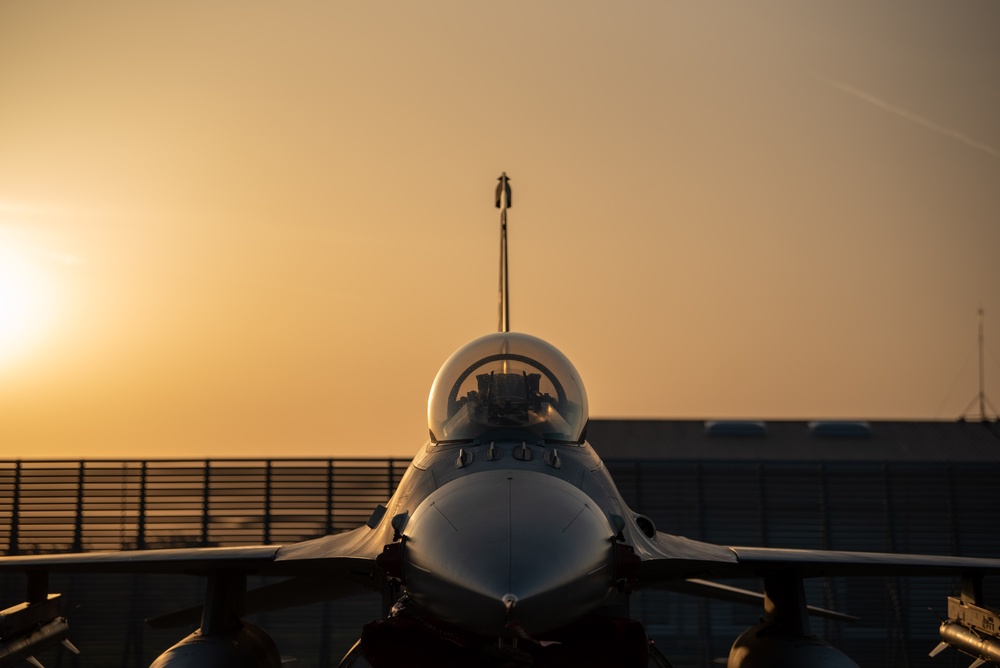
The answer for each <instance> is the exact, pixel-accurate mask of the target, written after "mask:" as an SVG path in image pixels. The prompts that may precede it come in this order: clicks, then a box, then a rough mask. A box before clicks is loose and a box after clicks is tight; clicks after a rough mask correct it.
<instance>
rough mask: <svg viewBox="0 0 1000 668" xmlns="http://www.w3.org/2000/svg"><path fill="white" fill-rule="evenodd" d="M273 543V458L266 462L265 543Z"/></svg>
mask: <svg viewBox="0 0 1000 668" xmlns="http://www.w3.org/2000/svg"><path fill="white" fill-rule="evenodd" d="M270 544H271V460H270V459H268V460H267V461H265V462H264V545H270Z"/></svg>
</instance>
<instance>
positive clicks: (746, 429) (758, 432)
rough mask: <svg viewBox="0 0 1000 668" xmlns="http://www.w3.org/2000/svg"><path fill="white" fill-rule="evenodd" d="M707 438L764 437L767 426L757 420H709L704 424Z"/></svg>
mask: <svg viewBox="0 0 1000 668" xmlns="http://www.w3.org/2000/svg"><path fill="white" fill-rule="evenodd" d="M705 433H706V434H707V435H709V436H766V435H767V425H766V424H765V423H763V422H761V421H759V420H709V421H708V422H706V423H705Z"/></svg>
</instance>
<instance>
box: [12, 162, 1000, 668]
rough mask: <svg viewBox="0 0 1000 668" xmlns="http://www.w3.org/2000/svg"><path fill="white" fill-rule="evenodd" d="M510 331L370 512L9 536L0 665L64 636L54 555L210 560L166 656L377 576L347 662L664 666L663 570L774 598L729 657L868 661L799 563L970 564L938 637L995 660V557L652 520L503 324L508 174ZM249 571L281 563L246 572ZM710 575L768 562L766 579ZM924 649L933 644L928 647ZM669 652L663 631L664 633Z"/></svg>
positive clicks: (555, 354) (222, 646) (192, 568)
mask: <svg viewBox="0 0 1000 668" xmlns="http://www.w3.org/2000/svg"><path fill="white" fill-rule="evenodd" d="M496 202H497V206H498V207H499V208H500V209H501V263H500V264H501V275H500V290H499V293H500V294H499V318H498V319H499V327H498V329H499V331H498V332H496V333H492V334H487V335H486V336H483V337H481V338H479V339H476V340H474V341H472V342H471V343H468V344H467V345H465V346H464V347H462V348H460V349H459V350H458V351H457V352H456V353H455V354H453V355H452V356H451V357H450V358H449V359H448V360H447V361H446V362H445V363H444V365H443V366H442V367H441V370H440V371H439V372H438V375H437V377H436V379H435V380H434V384H433V386H432V388H431V392H430V399H429V401H428V421H429V428H430V440H429V442H428V443H427V444H426V445H424V447H423V448H421V449H420V451H419V452H418V453H417V455H416V457H414V459H413V462H412V464H411V466H410V467H409V469H408V470H407V472H406V474H405V475H404V476H403V478H402V480H401V481H400V483H399V486H398V488H397V489H396V491H395V493H394V494H393V496H392V498H390V499H389V500H388V501H387V503H386V504H385V505H384V506H381V505H380V506H378V507H377V508H376V509H375V511H374V512H373V513H372V515H371V518H370V519H369V520H368V522H367V524H366V525H365V526H361V527H359V528H357V529H354V530H352V531H349V532H346V533H341V534H336V535H330V536H325V537H322V538H317V539H315V540H309V541H305V542H301V543H296V544H292V545H283V546H276V545H261V546H250V547H236V548H191V549H165V550H141V551H122V552H103V553H84V554H59V555H32V556H11V557H4V558H2V559H0V570H3V571H23V572H25V573H26V574H27V583H28V584H27V591H26V593H25V599H24V601H23V602H21V603H20V604H19V605H15V606H14V607H11V608H8V609H7V610H5V611H3V613H0V632H2V633H3V634H4V637H3V638H2V639H0V668H5V667H7V666H14V665H17V664H19V663H21V662H23V661H25V660H29V657H32V656H33V655H34V654H36V653H37V652H39V651H41V650H43V649H46V648H48V647H50V646H52V645H55V644H57V643H60V642H68V641H67V640H66V639H67V636H68V634H69V628H68V624H67V622H66V620H65V618H64V617H63V616H62V614H61V612H60V610H59V604H60V597H59V596H58V595H56V594H49V592H48V573H50V572H54V571H74V572H92V573H97V572H114V573H121V572H141V573H192V574H198V575H202V576H205V578H206V594H205V602H204V605H203V606H200V607H199V608H197V609H192V610H184V611H180V612H176V613H171V614H166V615H164V616H162V617H160V618H157V619H154V620H152V621H151V623H153V624H154V625H158V626H181V625H184V624H187V623H190V622H191V620H195V621H197V620H198V619H200V627H199V629H198V630H197V631H195V632H194V633H192V634H191V635H189V636H187V637H186V638H183V639H181V640H180V641H179V642H178V643H177V644H176V645H174V646H173V647H171V648H169V649H167V650H166V651H165V652H164V653H163V654H161V655H160V656H159V657H158V658H157V659H156V660H155V661H154V662H153V664H152V666H153V668H198V667H203V666H213V667H215V668H219V667H233V668H265V667H271V666H279V665H280V664H281V657H280V654H279V652H278V648H277V647H276V646H275V643H274V642H273V641H272V640H271V638H270V637H269V636H268V635H267V634H266V633H265V631H264V630H263V629H261V628H259V627H257V626H254V625H252V624H250V623H248V622H245V621H242V619H241V618H242V617H243V616H244V615H247V614H251V613H253V612H259V611H263V610H273V609H278V608H283V607H289V606H293V605H300V604H303V603H307V602H313V601H318V600H325V599H332V598H337V597H342V596H347V595H352V594H356V593H359V592H370V593H371V594H372V595H379V596H381V597H382V601H383V614H382V616H381V618H380V619H377V620H374V621H372V622H371V623H369V624H367V625H366V626H365V627H364V628H363V629H359V630H358V633H359V636H360V639H359V641H358V644H357V645H355V647H354V648H353V649H352V650H351V651H350V652H349V653H348V655H347V656H346V657H345V658H344V659H343V661H342V663H341V665H342V666H375V667H376V668H380V667H382V666H394V667H398V666H492V665H501V664H502V665H505V666H512V665H513V666H516V665H532V666H622V667H630V668H631V667H645V666H669V665H670V664H669V662H668V660H667V658H665V657H664V655H663V654H661V653H660V651H659V650H658V649H656V648H653V647H652V646H651V645H650V643H649V641H648V639H647V636H646V633H645V631H644V629H643V627H642V626H641V625H640V624H639V623H638V622H636V621H633V620H632V619H630V617H629V596H630V593H631V592H633V591H635V590H637V589H640V588H659V589H667V590H675V591H681V592H684V593H688V594H694V595H700V596H710V597H716V598H722V599H726V600H731V601H740V602H749V603H754V604H756V605H761V604H762V605H763V609H764V621H763V622H762V623H760V624H759V625H757V626H754V627H752V628H749V629H747V630H746V632H744V633H743V634H742V635H740V636H739V637H738V638H736V639H735V641H734V644H733V647H732V650H731V652H730V655H729V659H728V665H729V666H730V668H763V667H775V668H776V667H793V666H794V667H805V666H809V667H812V668H823V667H827V668H843V667H848V666H856V664H855V663H854V662H853V661H851V659H849V658H848V657H847V656H845V655H844V654H842V653H841V652H839V651H838V650H836V649H835V648H833V647H831V646H829V645H827V644H826V643H824V642H823V641H822V640H820V639H819V638H817V637H815V636H813V635H812V634H811V632H810V630H809V623H808V615H810V614H817V615H825V616H829V617H834V618H841V619H843V618H845V617H846V615H842V614H840V613H838V612H834V611H829V610H822V609H818V608H812V607H808V606H807V604H806V601H805V596H804V593H803V589H804V588H803V578H812V577H820V576H837V575H852V576H853V575H886V574H895V575H941V574H955V575H960V576H961V577H962V582H963V587H962V594H961V596H960V597H954V598H950V599H949V602H948V603H949V619H948V620H947V621H946V622H945V623H944V624H942V627H941V635H942V638H943V639H944V642H942V644H941V645H939V646H938V647H937V648H936V649H935V650H934V653H937V652H940V651H942V650H943V649H945V648H947V647H948V646H949V645H951V646H953V647H955V648H957V649H959V650H961V651H963V652H966V653H967V654H969V655H970V656H972V657H973V658H974V659H975V662H974V664H973V665H982V664H983V663H991V664H992V665H994V666H1000V638H998V636H997V629H998V628H1000V626H998V623H997V617H998V616H1000V615H998V614H997V612H995V611H993V610H991V609H989V608H986V607H985V606H984V604H983V601H982V579H983V577H984V576H986V575H993V574H997V573H1000V559H973V558H962V557H943V556H925V555H902V554H885V553H860V552H833V551H816V550H789V549H770V548H758V547H731V546H723V545H714V544H709V543H703V542H698V541H694V540H690V539H687V538H683V537H681V536H674V535H669V534H666V533H662V532H658V531H656V529H655V528H654V527H653V524H652V522H651V521H650V520H649V519H648V518H645V517H643V516H642V515H641V514H639V513H638V512H636V511H635V510H633V509H631V508H629V507H628V506H627V505H626V503H625V502H624V500H623V499H622V497H621V494H619V492H618V490H617V488H616V487H615V483H614V481H613V480H612V479H611V477H610V475H609V474H608V471H607V469H606V468H604V466H603V464H602V462H601V460H600V458H599V457H598V456H597V454H596V453H595V452H594V450H593V449H592V448H591V447H590V445H589V444H588V443H587V441H586V440H585V432H586V427H587V419H588V413H587V394H586V392H585V391H584V386H583V383H582V381H581V379H580V375H579V374H578V373H577V371H576V369H575V368H574V367H573V365H572V364H571V363H570V361H569V360H568V359H567V358H566V357H565V356H563V355H562V353H560V352H559V351H558V350H557V349H556V348H554V347H553V346H551V345H549V344H548V343H546V342H544V341H542V340H540V339H538V338H535V337H533V336H529V335H527V334H521V333H514V332H510V331H509V304H508V300H507V288H506V283H507V280H506V279H507V271H506V261H507V243H506V224H507V209H508V206H509V203H510V185H509V182H508V179H507V176H506V174H504V175H502V176H501V177H500V183H499V185H498V187H497V195H496ZM249 574H263V575H275V576H287V578H286V579H284V580H280V581H278V582H276V583H274V584H270V585H267V586H265V587H263V588H260V589H256V590H251V591H246V577H247V575H249ZM712 578H748V579H759V580H762V581H763V588H764V592H765V593H764V594H757V593H755V592H752V591H746V590H742V589H736V588H733V587H728V586H723V585H720V584H717V583H714V582H712V581H711V579H712ZM929 649H930V648H929ZM665 650H666V653H667V654H669V647H668V648H665Z"/></svg>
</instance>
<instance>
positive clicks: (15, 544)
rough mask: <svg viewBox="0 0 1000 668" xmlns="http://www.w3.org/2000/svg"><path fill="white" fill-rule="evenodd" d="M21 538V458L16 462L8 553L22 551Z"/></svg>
mask: <svg viewBox="0 0 1000 668" xmlns="http://www.w3.org/2000/svg"><path fill="white" fill-rule="evenodd" d="M20 540H21V460H18V461H16V462H14V498H13V499H12V500H11V506H10V539H9V540H8V542H7V553H8V554H17V553H18V552H20V551H21V550H20V545H19V543H20Z"/></svg>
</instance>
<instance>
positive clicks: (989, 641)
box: [930, 619, 1000, 668]
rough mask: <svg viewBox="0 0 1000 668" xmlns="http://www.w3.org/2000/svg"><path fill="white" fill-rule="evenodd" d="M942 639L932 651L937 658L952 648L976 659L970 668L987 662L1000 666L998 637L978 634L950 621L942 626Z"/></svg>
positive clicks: (999, 639)
mask: <svg viewBox="0 0 1000 668" xmlns="http://www.w3.org/2000/svg"><path fill="white" fill-rule="evenodd" d="M941 639H942V642H941V644H939V645H938V646H937V647H935V648H934V649H933V651H931V653H930V655H931V656H937V655H938V654H939V653H941V651H942V650H944V649H945V648H946V647H949V646H950V647H954V648H955V649H957V650H958V651H960V652H963V653H965V654H968V655H969V656H971V657H973V658H974V659H975V661H974V662H973V663H972V665H971V666H969V668H978V667H979V666H982V665H983V664H985V663H987V662H989V663H990V665H993V666H1000V638H997V637H996V636H988V635H985V634H982V633H981V632H980V633H977V632H976V631H975V630H973V629H971V628H969V627H968V626H966V625H965V624H962V623H961V622H956V621H955V620H952V619H949V620H947V621H945V622H943V623H942V624H941Z"/></svg>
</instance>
